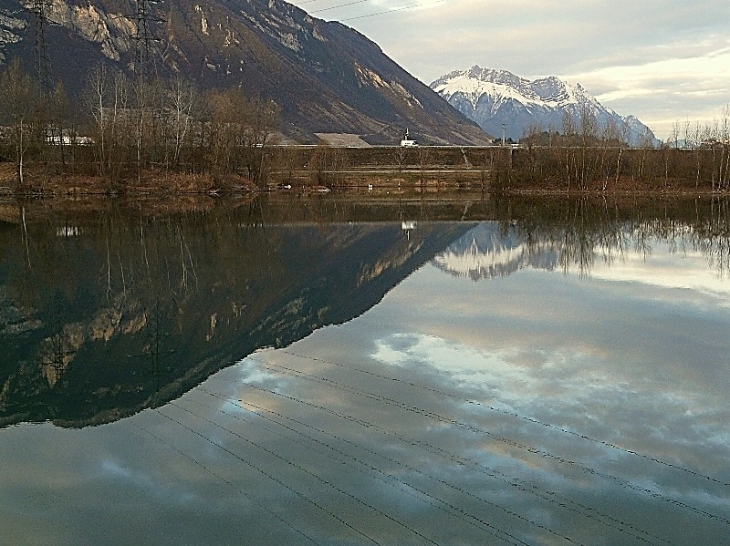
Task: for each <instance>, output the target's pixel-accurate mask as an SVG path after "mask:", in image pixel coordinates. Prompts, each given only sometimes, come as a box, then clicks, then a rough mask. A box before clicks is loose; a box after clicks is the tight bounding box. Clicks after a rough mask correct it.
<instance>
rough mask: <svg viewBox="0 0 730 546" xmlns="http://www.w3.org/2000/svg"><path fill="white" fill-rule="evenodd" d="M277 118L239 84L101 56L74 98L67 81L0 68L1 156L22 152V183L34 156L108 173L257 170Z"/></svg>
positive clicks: (114, 178) (54, 168) (274, 109)
mask: <svg viewBox="0 0 730 546" xmlns="http://www.w3.org/2000/svg"><path fill="white" fill-rule="evenodd" d="M278 123H279V108H278V106H277V105H276V104H275V103H274V102H273V101H265V100H263V99H260V98H250V97H246V96H245V95H244V93H243V92H242V91H241V90H240V89H238V88H232V89H228V90H209V91H206V92H199V91H197V90H196V89H195V87H194V86H193V85H192V84H190V83H189V82H187V81H185V80H183V79H179V78H178V79H174V80H171V81H162V80H159V79H155V80H153V79H146V78H141V77H129V76H127V75H125V74H124V73H122V72H119V71H114V70H111V69H109V68H107V67H105V66H103V65H101V66H99V67H97V68H96V69H94V70H92V71H91V73H90V75H89V77H88V78H87V81H86V82H85V91H84V93H83V97H82V99H81V100H79V101H77V102H76V103H73V104H72V103H70V102H69V99H68V98H67V96H66V93H65V92H64V89H63V87H62V86H60V85H57V86H56V87H55V89H54V90H52V91H44V90H43V89H41V87H40V86H39V85H37V83H36V82H35V81H34V78H32V77H30V76H29V75H27V74H25V73H24V72H23V70H22V68H21V66H20V64H19V62H17V61H13V62H11V63H10V64H9V65H8V66H7V68H6V69H5V70H4V72H3V73H2V74H0V131H2V132H1V137H2V138H0V158H1V159H4V160H6V161H14V162H15V165H16V167H17V178H18V183H19V184H21V185H22V184H23V183H24V179H25V172H26V169H27V165H28V163H29V162H32V163H33V164H34V165H41V164H42V165H44V166H45V167H46V172H49V171H50V172H59V171H60V172H68V171H69V170H70V169H73V172H84V173H87V174H92V173H93V174H98V175H101V176H103V177H105V179H107V180H109V182H110V183H117V182H119V181H120V180H129V179H131V178H134V176H136V177H141V176H143V175H144V173H145V172H146V171H147V170H148V169H156V168H164V169H167V170H175V171H183V172H194V173H206V174H212V175H214V176H219V175H226V174H230V173H235V174H239V175H243V176H246V177H248V178H250V179H252V180H258V179H259V178H260V171H261V160H262V148H263V146H264V145H265V144H266V143H267V140H268V139H269V138H270V135H271V134H272V132H273V131H274V130H276V129H277V127H278Z"/></svg>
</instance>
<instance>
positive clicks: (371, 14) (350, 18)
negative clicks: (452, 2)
mask: <svg viewBox="0 0 730 546" xmlns="http://www.w3.org/2000/svg"><path fill="white" fill-rule="evenodd" d="M444 2H446V0H440V1H439V2H435V3H433V4H431V5H430V6H429V7H431V6H437V5H439V4H443V3H444ZM421 7H424V6H423V5H422V4H412V5H410V6H402V7H400V8H393V9H389V10H386V11H378V12H376V13H369V14H366V15H356V16H355V17H347V18H345V19H338V20H339V21H340V22H344V21H354V20H356V19H365V18H367V17H377V16H379V15H388V14H389V13H395V12H397V11H405V10H408V9H415V8H421Z"/></svg>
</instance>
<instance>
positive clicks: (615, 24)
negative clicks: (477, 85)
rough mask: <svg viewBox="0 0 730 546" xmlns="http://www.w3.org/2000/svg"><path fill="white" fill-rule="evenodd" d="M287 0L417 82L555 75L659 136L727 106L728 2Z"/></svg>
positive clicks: (729, 92) (729, 86) (709, 118)
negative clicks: (460, 73) (457, 74)
mask: <svg viewBox="0 0 730 546" xmlns="http://www.w3.org/2000/svg"><path fill="white" fill-rule="evenodd" d="M293 3H294V4H296V5H299V6H300V7H302V8H303V9H305V10H306V11H308V12H309V13H311V14H312V15H313V16H315V17H318V18H322V19H325V20H338V21H341V22H343V23H344V24H346V25H348V26H351V27H353V28H355V29H357V30H358V31H360V32H362V33H363V34H365V35H366V36H367V37H368V38H370V39H371V40H373V41H375V42H376V43H378V44H379V45H380V47H381V48H382V49H383V51H385V53H386V54H387V55H388V56H390V57H391V58H392V59H394V60H395V61H396V62H398V63H399V64H400V65H401V66H402V67H403V68H405V69H406V70H407V71H408V72H410V73H411V74H413V75H414V76H416V77H417V78H419V79H420V80H422V81H423V82H424V83H427V84H429V83H431V82H432V81H433V80H435V79H437V78H438V77H439V76H442V75H444V74H446V73H448V72H451V71H452V70H457V69H466V68H469V67H471V66H473V65H475V64H478V65H479V66H482V67H485V68H495V69H504V70H509V71H510V72H513V73H515V74H517V75H519V76H522V77H525V78H528V79H534V78H537V77H541V76H552V75H554V76H559V77H561V78H563V79H566V80H568V81H570V82H571V83H580V84H581V85H583V87H585V88H586V89H587V90H588V91H589V92H590V93H591V94H593V95H595V96H596V97H597V98H598V99H599V100H600V101H601V102H602V103H603V104H604V105H606V106H608V107H610V108H613V109H614V110H616V111H617V112H618V113H619V114H621V115H629V114H633V115H635V116H637V117H638V118H639V119H641V120H642V121H643V122H644V123H646V124H647V125H649V126H650V127H651V128H652V129H653V130H654V131H655V133H656V134H657V136H658V137H659V138H667V137H668V136H669V133H670V132H671V128H672V125H673V123H674V122H675V121H681V123H682V126H684V124H685V121H686V120H689V121H690V122H692V124H694V123H696V122H697V121H700V122H702V123H706V122H712V121H713V120H719V119H720V118H721V117H722V115H723V109H724V107H725V106H726V105H727V104H728V103H730V2H727V1H726V0H720V1H718V0H712V1H709V0H692V1H689V0H611V1H608V0H579V1H576V0H573V1H568V2H566V1H564V0H563V1H558V0H509V1H507V0H504V1H501V2H497V1H493V0H359V1H358V0H294V1H293ZM413 6H416V7H413ZM330 8H332V9H330ZM403 8H405V9H403ZM374 14H377V15H374Z"/></svg>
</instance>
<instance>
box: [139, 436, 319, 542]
mask: <svg viewBox="0 0 730 546" xmlns="http://www.w3.org/2000/svg"><path fill="white" fill-rule="evenodd" d="M137 428H139V430H141V431H143V432H146V433H147V434H149V435H150V436H152V438H154V439H155V440H157V441H159V442H161V443H162V444H164V445H166V446H167V447H169V448H170V449H172V450H173V451H175V452H177V453H178V454H180V455H182V456H183V457H185V458H186V459H188V460H190V461H192V462H193V463H195V464H196V465H198V466H199V467H200V468H202V469H203V470H205V471H206V472H208V473H209V474H212V475H213V476H215V477H216V478H218V479H219V480H221V481H222V482H224V483H225V484H227V485H229V486H230V487H233V488H234V489H237V490H238V491H239V492H240V493H241V494H242V495H243V496H244V497H246V498H247V499H248V500H249V501H251V502H252V503H253V504H255V505H256V506H258V507H259V508H261V509H262V510H265V511H266V512H268V513H269V514H271V516H273V517H274V518H276V519H278V520H279V521H280V522H282V523H283V524H284V525H286V526H287V527H289V528H290V529H291V530H292V531H294V532H295V533H297V534H299V535H301V536H303V537H304V538H306V539H307V540H308V541H309V542H311V543H312V544H315V545H316V546H320V544H319V543H318V542H316V541H315V540H314V539H313V538H312V537H310V536H308V535H306V534H304V533H303V532H302V531H300V530H299V529H297V528H296V527H294V526H293V525H292V524H291V523H289V522H288V521H287V520H285V519H284V518H283V517H282V516H280V515H279V514H277V513H276V512H273V511H272V510H271V509H270V508H269V507H268V506H266V505H265V504H263V503H261V502H258V501H257V500H256V498H255V497H253V496H252V495H251V494H249V493H247V492H246V491H245V490H243V489H242V488H241V487H240V486H237V485H235V484H234V483H233V482H231V481H230V480H228V479H226V478H224V477H223V476H221V475H220V474H218V473H216V472H215V471H213V470H211V469H210V468H209V467H208V466H206V465H204V464H203V463H201V462H200V461H199V460H197V459H195V458H194V457H192V456H191V455H190V454H188V453H185V452H184V451H182V450H181V449H178V448H177V447H175V446H173V445H172V444H171V443H169V442H167V441H165V440H163V439H162V438H161V437H160V436H158V435H156V434H155V433H153V432H151V431H149V430H147V429H146V428H143V427H139V426H138V427H137Z"/></svg>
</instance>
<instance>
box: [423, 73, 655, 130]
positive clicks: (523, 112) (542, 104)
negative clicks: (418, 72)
mask: <svg viewBox="0 0 730 546" xmlns="http://www.w3.org/2000/svg"><path fill="white" fill-rule="evenodd" d="M431 89H433V90H434V91H436V92H437V93H439V94H440V95H441V96H442V97H444V98H445V99H446V100H447V101H448V102H449V103H450V104H451V105H452V106H454V107H455V108H456V109H457V110H459V111H461V112H462V113H463V114H464V115H466V116H467V117H468V118H470V119H472V120H474V121H476V122H477V123H478V124H479V125H480V126H481V128H482V129H484V130H485V131H486V132H487V133H489V134H492V135H501V134H502V129H503V127H504V129H505V133H506V136H507V137H509V138H512V139H514V140H518V139H519V138H520V137H522V136H523V134H524V133H525V132H526V130H527V129H528V128H531V127H542V128H543V130H556V131H561V130H562V128H563V127H562V124H563V119H564V117H565V113H568V114H569V115H570V116H571V117H572V118H573V119H574V120H575V121H576V123H577V122H579V120H580V119H581V113H582V112H584V111H585V110H586V109H587V111H588V112H590V113H591V114H592V115H593V116H595V118H596V121H597V124H598V127H599V128H602V127H605V126H606V125H607V124H608V123H609V121H612V122H613V124H615V126H616V127H618V129H619V131H620V132H622V133H624V134H625V135H626V138H627V140H628V141H629V143H632V144H635V143H637V142H638V141H639V139H641V138H645V137H646V135H647V134H651V131H649V130H648V127H646V126H645V125H643V124H642V123H641V122H640V121H639V120H638V119H636V118H635V117H634V116H629V117H626V118H624V117H622V116H620V115H618V114H617V113H616V112H614V111H613V110H611V109H610V108H606V107H605V106H603V105H602V104H601V103H600V102H598V100H597V99H596V98H595V97H593V96H592V95H591V94H590V93H589V92H588V91H586V90H585V89H584V88H583V87H582V86H581V85H580V84H578V83H576V84H572V83H568V82H566V81H563V80H561V79H560V78H557V77H556V76H548V77H544V78H538V79H535V80H528V79H526V78H522V77H520V76H517V75H515V74H513V73H511V72H508V71H506V70H494V69H491V68H481V67H479V66H476V65H475V66H472V67H471V68H470V69H468V70H455V71H453V72H450V73H449V74H446V75H445V76H442V77H441V78H439V79H437V80H436V81H434V82H433V83H432V84H431ZM647 131H648V133H647ZM651 137H653V135H651Z"/></svg>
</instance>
